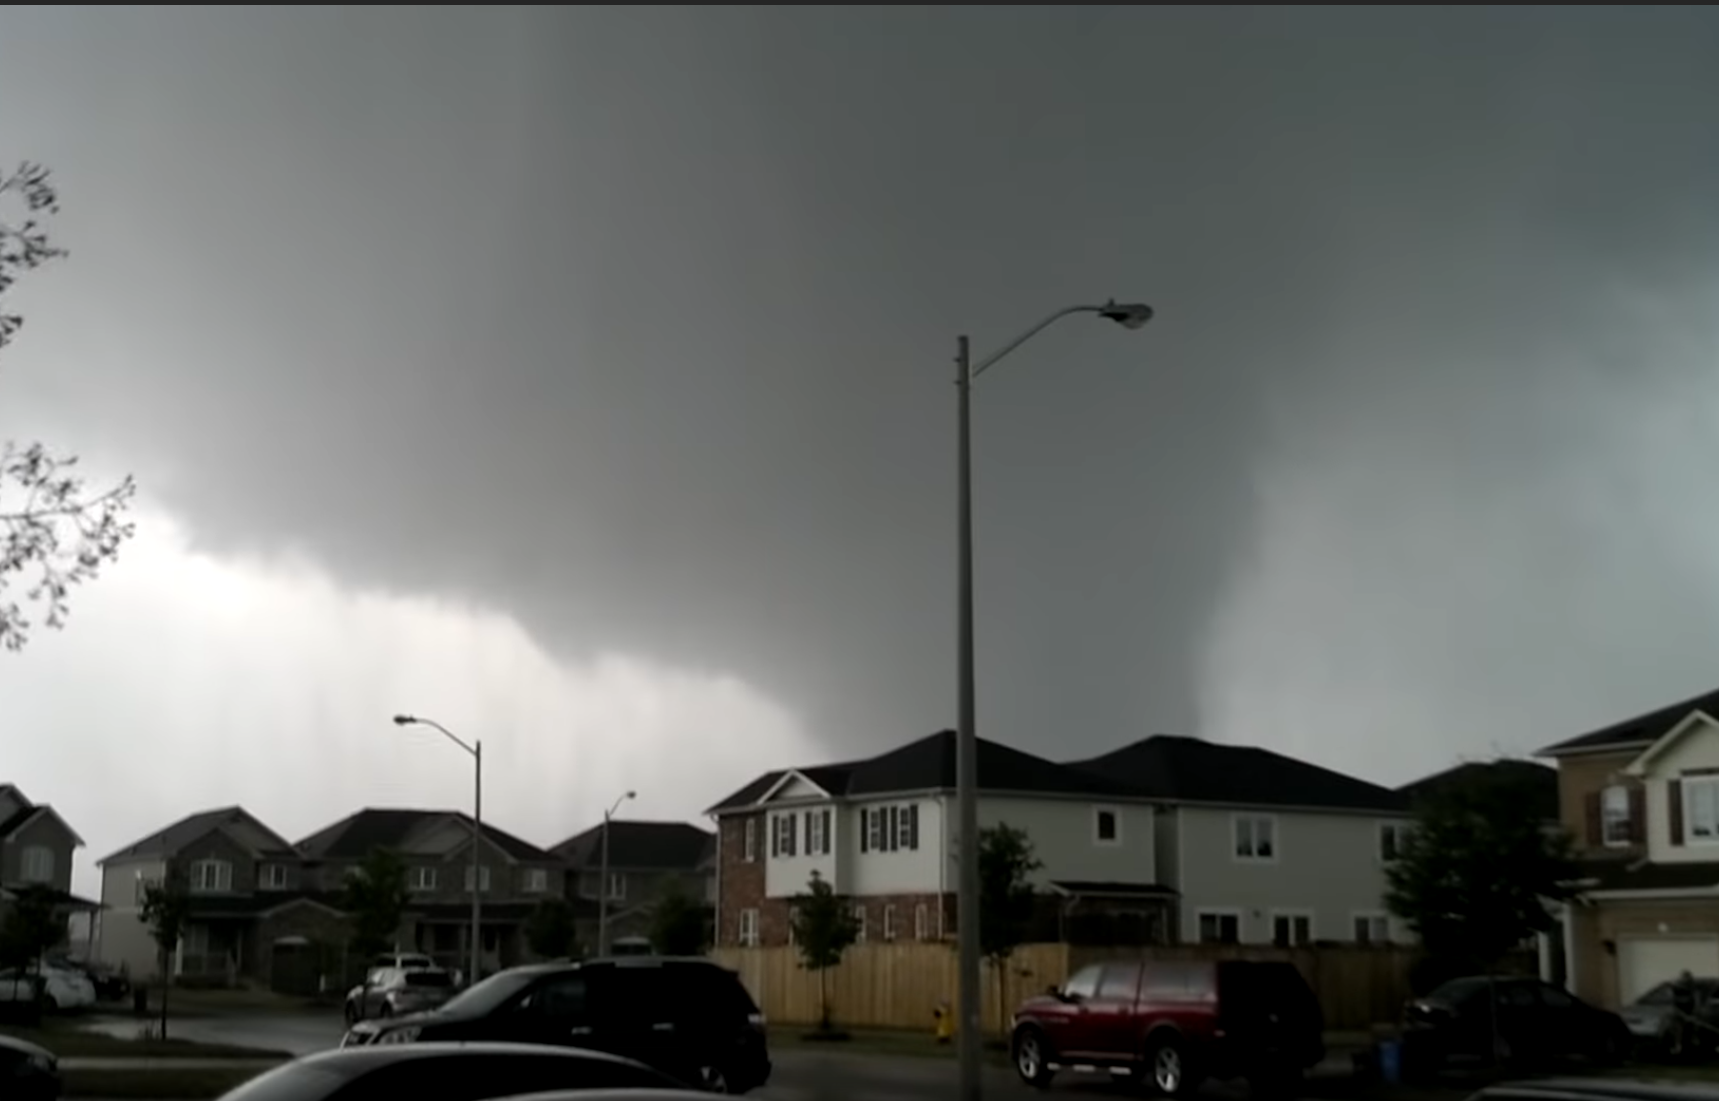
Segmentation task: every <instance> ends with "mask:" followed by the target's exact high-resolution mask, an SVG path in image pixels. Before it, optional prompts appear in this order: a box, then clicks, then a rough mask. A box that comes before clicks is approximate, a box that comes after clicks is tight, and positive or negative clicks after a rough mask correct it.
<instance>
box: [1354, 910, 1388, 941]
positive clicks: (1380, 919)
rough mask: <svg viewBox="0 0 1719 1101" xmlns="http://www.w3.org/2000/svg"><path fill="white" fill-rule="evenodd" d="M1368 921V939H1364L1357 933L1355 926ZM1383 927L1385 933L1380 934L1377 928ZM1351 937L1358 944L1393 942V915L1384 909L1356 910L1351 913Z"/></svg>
mask: <svg viewBox="0 0 1719 1101" xmlns="http://www.w3.org/2000/svg"><path fill="white" fill-rule="evenodd" d="M1363 921H1364V922H1366V923H1367V939H1366V940H1362V939H1361V938H1360V937H1358V936H1356V935H1355V928H1356V926H1357V925H1359V924H1360V923H1361V922H1363ZM1379 929H1383V930H1384V935H1383V936H1378V935H1376V934H1375V931H1376V930H1379ZM1349 939H1350V940H1351V941H1353V942H1354V943H1356V944H1365V945H1374V944H1391V943H1394V942H1393V941H1392V939H1391V915H1390V914H1387V913H1385V912H1384V911H1383V910H1356V911H1354V912H1353V913H1351V914H1350V915H1349Z"/></svg>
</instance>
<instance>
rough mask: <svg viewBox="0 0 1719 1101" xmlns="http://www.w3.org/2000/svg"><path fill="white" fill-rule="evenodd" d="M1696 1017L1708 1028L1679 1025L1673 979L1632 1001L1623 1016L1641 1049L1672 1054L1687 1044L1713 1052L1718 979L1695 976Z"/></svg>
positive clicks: (1717, 1034) (1717, 1035)
mask: <svg viewBox="0 0 1719 1101" xmlns="http://www.w3.org/2000/svg"><path fill="white" fill-rule="evenodd" d="M1695 1006H1696V1008H1695V1017H1696V1019H1697V1020H1700V1021H1704V1022H1706V1024H1707V1025H1708V1026H1709V1027H1708V1028H1693V1029H1678V1028H1674V1027H1672V1026H1673V1024H1674V1023H1675V1022H1676V1020H1677V1013H1676V1009H1677V1006H1676V1004H1675V993H1674V990H1673V987H1672V984H1671V983H1668V982H1662V983H1660V984H1659V985H1658V986H1656V987H1654V988H1653V989H1652V990H1649V991H1648V992H1647V993H1645V994H1643V995H1642V996H1641V997H1639V998H1637V999H1636V1000H1635V1001H1633V1002H1631V1003H1630V1004H1629V1005H1626V1006H1624V1009H1623V1013H1622V1017H1623V1022H1624V1024H1625V1025H1626V1026H1627V1027H1628V1028H1629V1031H1630V1035H1631V1036H1633V1037H1634V1038H1635V1042H1636V1045H1637V1047H1638V1049H1639V1050H1644V1051H1647V1052H1651V1053H1652V1054H1655V1055H1665V1056H1671V1057H1673V1058H1676V1057H1679V1056H1682V1055H1684V1054H1694V1052H1689V1053H1686V1052H1685V1051H1684V1050H1683V1048H1684V1047H1685V1046H1686V1045H1688V1046H1691V1047H1693V1048H1695V1049H1697V1050H1698V1051H1700V1052H1711V1051H1712V1050H1713V1048H1714V1046H1715V1040H1716V1039H1719V979H1696V980H1695Z"/></svg>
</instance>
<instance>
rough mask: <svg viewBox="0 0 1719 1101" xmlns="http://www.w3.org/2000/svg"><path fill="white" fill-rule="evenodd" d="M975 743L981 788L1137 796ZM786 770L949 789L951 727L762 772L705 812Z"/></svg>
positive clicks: (762, 791) (822, 780)
mask: <svg viewBox="0 0 1719 1101" xmlns="http://www.w3.org/2000/svg"><path fill="white" fill-rule="evenodd" d="M978 749H979V752H978V758H979V776H978V780H979V789H980V790H981V791H1008V792H1019V793H1022V794H1029V795H1097V796H1101V797H1109V798H1115V799H1129V798H1138V797H1139V793H1138V792H1136V791H1133V790H1131V789H1130V788H1129V787H1127V786H1125V785H1123V784H1120V783H1117V782H1116V781H1114V780H1111V779H1109V778H1106V777H1104V776H1100V775H1093V774H1091V773H1088V772H1083V771H1080V770H1077V769H1074V768H1071V767H1068V766H1066V765H1059V764H1057V763H1056V762H1055V761H1051V760H1047V759H1045V758H1043V757H1037V756H1034V755H1033V754H1031V753H1024V752H1022V751H1021V750H1018V749H1014V748H1012V747H1010V746H1006V745H1003V744H1002V743H1001V742H991V741H986V740H985V739H984V738H980V739H979V747H978ZM790 772H797V773H799V774H800V775H801V776H804V777H805V778H806V779H807V780H810V781H811V782H812V783H814V784H816V785H818V786H819V787H821V788H823V789H824V790H825V791H827V792H829V793H830V794H831V795H832V796H835V797H836V798H850V799H857V798H864V797H866V796H873V795H894V794H897V793H901V792H909V791H952V790H954V788H955V732H954V731H953V730H941V731H938V732H937V733H936V734H930V735H927V736H926V737H923V738H920V739H918V740H916V741H912V742H908V743H907V744H906V745H904V746H901V747H899V748H897V749H892V750H890V751H889V752H887V753H881V754H879V755H878V756H876V757H869V758H866V759H865V760H862V761H849V762H846V763H844V764H835V765H812V766H807V767H800V768H795V769H777V770H775V771H773V772H766V773H765V774H764V775H762V776H760V777H758V778H757V779H756V780H753V781H752V782H751V783H750V784H747V785H746V786H745V787H743V788H741V789H740V790H739V791H736V792H735V793H734V794H732V795H730V796H728V797H727V798H726V799H724V800H722V801H721V802H720V803H717V804H716V805H715V806H713V807H711V808H710V810H709V811H707V812H706V813H708V814H722V813H724V812H726V811H734V810H740V809H742V808H745V807H751V806H755V805H756V804H757V803H758V802H759V800H760V799H762V798H763V797H764V796H765V795H766V794H768V793H769V792H770V791H771V789H772V788H774V787H775V786H776V785H777V784H778V783H780V782H781V780H782V778H783V777H784V776H786V775H787V774H788V773H790Z"/></svg>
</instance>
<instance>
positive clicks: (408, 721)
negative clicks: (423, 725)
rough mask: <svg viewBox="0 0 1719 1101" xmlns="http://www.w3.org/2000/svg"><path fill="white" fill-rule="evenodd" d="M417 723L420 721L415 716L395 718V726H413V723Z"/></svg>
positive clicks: (396, 716)
mask: <svg viewBox="0 0 1719 1101" xmlns="http://www.w3.org/2000/svg"><path fill="white" fill-rule="evenodd" d="M417 721H418V719H417V717H416V716H414V715H395V716H394V725H395V726H411V725H412V724H413V723H415V722H417Z"/></svg>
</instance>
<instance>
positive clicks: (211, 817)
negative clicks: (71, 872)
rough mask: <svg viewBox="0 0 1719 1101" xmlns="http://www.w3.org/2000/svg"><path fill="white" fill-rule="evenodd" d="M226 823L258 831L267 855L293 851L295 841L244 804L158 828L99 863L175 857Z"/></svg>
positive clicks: (195, 815) (221, 808)
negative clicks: (243, 805) (271, 826)
mask: <svg viewBox="0 0 1719 1101" xmlns="http://www.w3.org/2000/svg"><path fill="white" fill-rule="evenodd" d="M223 826H242V827H245V829H246V832H252V831H257V832H258V833H259V835H260V839H261V840H263V841H264V843H265V844H266V846H267V847H266V848H262V849H260V850H259V851H261V852H262V853H263V854H264V855H277V854H278V855H288V854H291V853H292V852H293V847H292V843H291V842H289V841H288V840H287V839H286V838H284V837H282V836H281V835H280V834H278V833H276V832H275V831H273V830H271V829H269V828H268V827H267V826H265V825H263V823H262V822H261V820H259V819H258V818H257V817H256V816H255V815H253V814H251V812H249V811H247V810H246V809H245V808H244V807H239V806H232V807H217V808H215V809H214V810H205V811H199V812H197V813H196V814H190V815H186V816H185V817H184V818H181V819H180V820H179V821H177V822H175V823H173V824H172V825H171V826H168V827H167V828H166V829H162V830H157V831H156V832H154V833H152V834H150V835H149V836H148V837H145V838H143V839H141V840H139V841H134V842H132V843H131V844H129V845H127V846H126V847H125V848H123V849H120V850H119V851H118V852H115V853H110V854H109V855H107V856H105V857H103V858H102V859H101V860H98V861H97V862H96V863H98V864H106V863H107V862H108V861H110V860H132V859H141V858H144V857H151V856H172V855H173V854H174V853H176V852H178V851H179V850H180V849H182V848H184V847H185V846H186V845H189V844H190V843H191V842H193V841H195V840H197V839H198V838H199V837H202V836H203V835H204V834H206V833H208V832H209V831H210V830H214V829H219V828H221V827H223Z"/></svg>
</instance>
